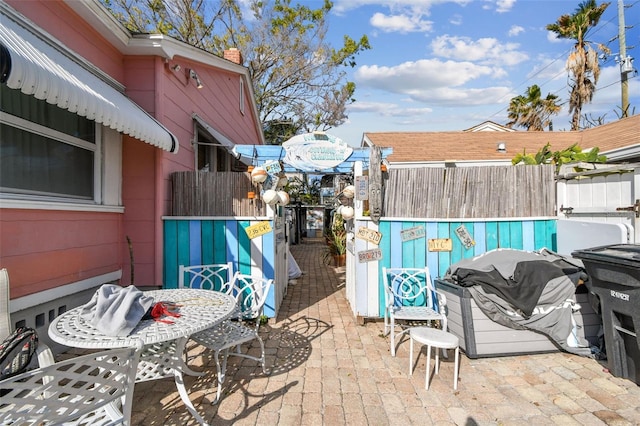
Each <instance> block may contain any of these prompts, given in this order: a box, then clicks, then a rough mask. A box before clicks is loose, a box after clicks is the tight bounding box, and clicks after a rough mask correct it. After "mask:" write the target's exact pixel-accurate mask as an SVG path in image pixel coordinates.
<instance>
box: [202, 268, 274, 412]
mask: <svg viewBox="0 0 640 426" xmlns="http://www.w3.org/2000/svg"><path fill="white" fill-rule="evenodd" d="M232 282H233V293H232V294H233V295H234V296H235V297H236V300H237V301H238V311H237V312H236V315H235V318H231V319H228V320H226V321H224V322H222V323H220V324H218V325H217V326H215V327H212V328H209V329H207V330H204V331H201V332H199V333H196V334H195V335H193V336H191V339H193V340H194V341H195V342H197V343H199V344H201V345H202V346H204V347H206V348H208V349H210V350H212V351H214V358H215V361H216V368H217V378H218V391H217V394H216V399H215V401H213V402H214V403H216V402H218V401H219V400H220V396H221V393H222V384H223V383H224V380H225V375H226V370H227V358H228V357H229V355H234V356H239V357H243V358H248V359H252V360H254V361H259V362H260V363H261V365H262V372H263V373H264V374H268V372H267V366H266V356H265V350H264V342H263V341H262V338H261V337H260V335H259V334H258V332H259V330H260V320H261V316H262V314H263V309H264V304H265V302H266V300H267V295H268V294H269V290H270V289H271V286H272V285H273V280H272V279H265V278H259V277H253V276H250V275H244V274H240V273H238V272H236V273H235V275H234V276H233V280H232ZM249 322H253V323H254V324H250V323H249ZM252 340H258V342H259V343H260V356H254V355H250V354H249V353H248V352H243V351H242V348H241V345H242V344H243V343H247V342H250V341H252ZM231 348H235V351H230V349H231ZM220 353H222V363H220Z"/></svg>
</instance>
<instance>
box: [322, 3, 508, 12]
mask: <svg viewBox="0 0 640 426" xmlns="http://www.w3.org/2000/svg"><path fill="white" fill-rule="evenodd" d="M471 1H472V0H394V1H393V2H390V1H389V0H333V8H332V9H331V10H332V11H333V12H334V13H336V14H338V15H342V14H344V13H345V12H348V11H350V10H354V9H358V8H360V7H363V6H379V7H386V8H388V9H389V10H392V11H401V10H413V11H414V12H416V13H421V14H424V15H428V14H429V11H430V10H431V7H433V6H435V5H438V4H447V3H454V4H459V5H463V6H464V5H466V4H468V3H470V2H471ZM499 1H504V0H499ZM507 1H513V0H507Z"/></svg>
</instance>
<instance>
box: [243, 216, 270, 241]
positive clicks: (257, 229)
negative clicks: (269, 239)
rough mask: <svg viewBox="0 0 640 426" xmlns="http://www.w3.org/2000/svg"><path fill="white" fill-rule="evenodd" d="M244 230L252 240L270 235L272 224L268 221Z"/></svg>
mask: <svg viewBox="0 0 640 426" xmlns="http://www.w3.org/2000/svg"><path fill="white" fill-rule="evenodd" d="M244 230H245V232H246V233H247V235H248V236H249V239H250V240H252V239H254V238H256V237H259V236H261V235H264V234H268V233H269V232H271V231H272V229H271V223H270V222H269V221H268V220H263V221H262V222H258V223H256V224H255V225H251V226H247V227H246V228H244Z"/></svg>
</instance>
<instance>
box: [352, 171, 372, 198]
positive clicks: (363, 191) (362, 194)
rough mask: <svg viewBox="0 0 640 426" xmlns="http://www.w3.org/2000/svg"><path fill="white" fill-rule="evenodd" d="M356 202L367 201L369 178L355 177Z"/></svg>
mask: <svg viewBox="0 0 640 426" xmlns="http://www.w3.org/2000/svg"><path fill="white" fill-rule="evenodd" d="M355 187H356V200H361V201H362V200H368V199H369V176H356V184H355Z"/></svg>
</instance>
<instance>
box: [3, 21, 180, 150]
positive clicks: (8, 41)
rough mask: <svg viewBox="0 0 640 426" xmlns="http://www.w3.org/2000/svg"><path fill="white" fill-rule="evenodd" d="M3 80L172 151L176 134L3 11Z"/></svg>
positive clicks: (9, 85) (47, 100)
mask: <svg viewBox="0 0 640 426" xmlns="http://www.w3.org/2000/svg"><path fill="white" fill-rule="evenodd" d="M0 51H1V52H0V53H1V58H2V63H1V64H0V73H1V74H0V82H2V83H6V84H7V86H8V87H9V88H11V89H19V90H20V91H22V93H24V94H26V95H32V96H34V97H35V98H37V99H40V100H45V101H46V102H48V103H50V104H54V105H57V106H58V107H60V108H63V109H66V110H68V111H70V112H73V113H76V114H78V115H80V116H82V117H86V118H87V119H89V120H93V121H95V122H96V123H100V124H102V125H103V126H106V127H110V128H112V129H115V130H117V131H118V132H122V133H125V134H127V135H129V136H131V137H134V138H136V139H139V140H141V141H143V142H146V143H148V144H151V145H153V146H156V147H158V148H161V149H163V150H165V151H169V152H173V153H175V152H177V151H178V148H179V143H178V140H177V138H176V137H175V136H174V135H173V134H172V133H171V132H170V131H169V130H167V129H166V128H165V127H164V126H163V125H162V124H160V123H159V122H158V121H157V120H156V119H155V118H153V117H152V116H151V115H149V114H148V113H147V112H146V111H145V110H143V109H142V108H141V107H140V106H138V105H137V104H136V103H135V102H133V101H132V100H131V99H129V98H128V97H127V96H126V95H124V93H122V92H121V91H119V90H117V89H116V88H115V87H113V86H112V85H110V84H108V83H107V82H106V81H105V80H103V79H101V78H100V77H98V76H97V75H96V74H94V73H92V72H90V71H89V70H88V69H86V68H85V67H83V66H81V65H80V64H79V63H78V62H76V61H75V60H73V59H72V58H71V57H69V56H68V55H67V54H66V53H65V52H63V51H62V49H60V50H59V49H56V48H55V47H53V46H52V45H50V44H49V43H47V42H46V41H45V40H44V39H42V38H40V37H38V36H37V35H36V34H34V33H32V32H31V31H29V30H27V29H26V28H24V27H23V26H21V25H20V24H18V23H17V22H16V21H14V20H13V19H11V18H10V17H9V16H7V15H5V14H0Z"/></svg>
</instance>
